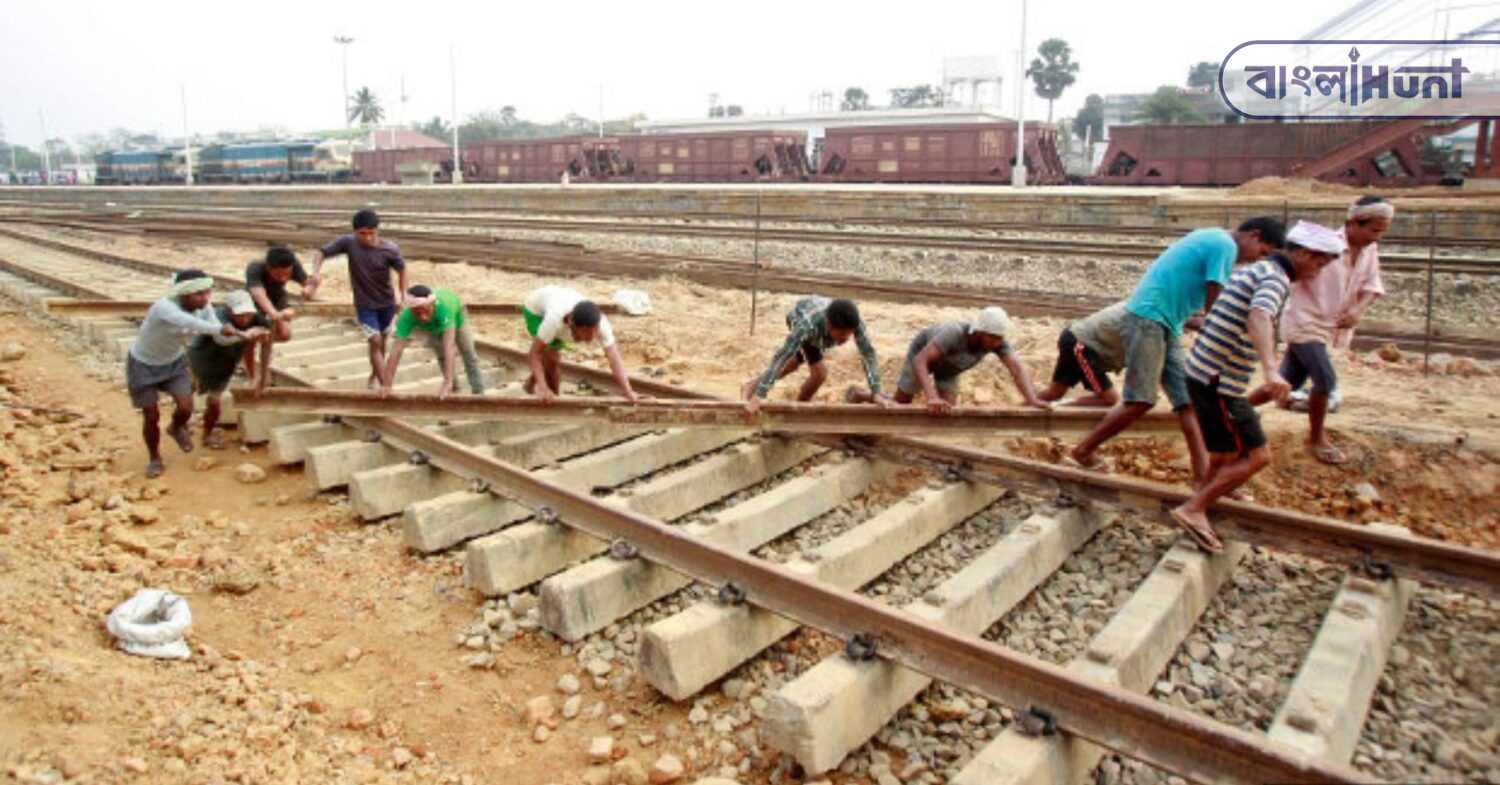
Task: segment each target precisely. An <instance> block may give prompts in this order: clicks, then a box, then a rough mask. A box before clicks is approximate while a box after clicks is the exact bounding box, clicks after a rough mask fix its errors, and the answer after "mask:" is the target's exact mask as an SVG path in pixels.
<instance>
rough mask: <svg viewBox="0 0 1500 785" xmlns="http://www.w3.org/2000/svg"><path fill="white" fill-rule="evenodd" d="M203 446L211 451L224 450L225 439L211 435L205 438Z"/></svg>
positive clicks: (215, 434)
mask: <svg viewBox="0 0 1500 785" xmlns="http://www.w3.org/2000/svg"><path fill="white" fill-rule="evenodd" d="M203 446H204V447H207V448H208V449H210V450H222V449H224V439H223V438H222V437H220V436H219V435H218V434H217V433H214V434H209V435H208V436H205V437H203Z"/></svg>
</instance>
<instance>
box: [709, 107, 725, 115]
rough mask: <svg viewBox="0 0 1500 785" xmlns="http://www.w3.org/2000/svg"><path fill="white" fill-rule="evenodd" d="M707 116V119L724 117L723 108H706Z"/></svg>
mask: <svg viewBox="0 0 1500 785" xmlns="http://www.w3.org/2000/svg"><path fill="white" fill-rule="evenodd" d="M708 116H709V117H723V116H724V107H722V106H710V107H709V108H708Z"/></svg>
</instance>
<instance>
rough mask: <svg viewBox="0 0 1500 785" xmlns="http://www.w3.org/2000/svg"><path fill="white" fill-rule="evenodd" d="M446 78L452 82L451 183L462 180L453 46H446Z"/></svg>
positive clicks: (456, 70) (456, 65)
mask: <svg viewBox="0 0 1500 785" xmlns="http://www.w3.org/2000/svg"><path fill="white" fill-rule="evenodd" d="M448 78H449V80H450V81H451V82H452V84H453V109H452V111H453V184H454V185H459V184H461V183H463V181H464V168H463V162H462V160H461V159H460V158H459V156H458V60H457V57H456V56H455V55H454V53H453V47H451V46H450V47H448Z"/></svg>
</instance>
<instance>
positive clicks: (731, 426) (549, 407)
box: [233, 388, 1178, 436]
mask: <svg viewBox="0 0 1500 785" xmlns="http://www.w3.org/2000/svg"><path fill="white" fill-rule="evenodd" d="M233 392H235V393H236V396H235V405H236V407H238V408H239V409H241V410H243V411H255V410H268V411H279V412H288V413H295V414H336V415H366V416H398V415H404V416H421V417H463V418H476V419H477V418H495V419H504V420H507V421H513V422H550V423H597V422H601V421H603V422H608V423H612V424H615V425H639V426H643V427H650V428H684V427H687V428H712V429H721V430H722V429H728V430H751V429H753V430H760V431H771V432H785V433H811V434H861V435H863V434H925V435H955V436H960V435H976V434H977V435H988V436H1055V435H1062V434H1079V433H1087V432H1088V431H1090V430H1092V429H1093V427H1094V426H1095V425H1097V424H1098V423H1099V419H1100V418H1101V417H1102V416H1103V414H1104V410H1102V409H1096V410H1092V411H1091V410H1087V409H1070V408H1061V409H1054V410H1041V409H1032V408H974V407H957V408H954V409H953V410H952V412H951V413H949V414H942V415H934V414H930V413H928V412H927V410H926V408H925V407H922V406H909V405H908V406H899V405H898V406H893V407H891V408H890V409H881V408H879V407H877V406H874V405H869V404H864V405H857V404H856V405H851V404H817V403H781V402H767V403H765V404H763V405H762V407H761V410H760V412H759V414H758V415H757V416H756V417H755V419H754V420H753V421H747V419H746V416H745V409H744V406H743V405H742V404H740V403H739V402H737V401H680V400H676V401H673V400H669V401H640V402H638V403H634V404H632V403H631V402H630V401H628V400H626V399H624V398H557V399H555V400H552V401H550V402H548V403H542V402H540V401H538V400H536V399H535V398H532V397H529V396H528V397H525V398H517V397H510V398H498V397H491V396H482V395H449V396H442V397H439V396H437V395H423V394H416V395H412V394H402V395H389V396H381V395H379V394H378V393H370V392H361V391H349V390H303V389H292V388H287V389H269V390H266V391H265V392H263V393H262V394H261V395H260V396H259V397H255V396H254V394H253V391H252V390H250V389H249V388H236V389H235V390H234V391H233ZM1177 429H1178V422H1177V418H1176V417H1175V416H1172V415H1168V414H1155V415H1147V416H1145V417H1143V418H1141V419H1140V420H1138V421H1137V422H1136V423H1135V424H1134V425H1132V426H1131V430H1130V432H1129V433H1130V434H1133V435H1146V434H1156V433H1169V432H1170V433H1175V432H1177Z"/></svg>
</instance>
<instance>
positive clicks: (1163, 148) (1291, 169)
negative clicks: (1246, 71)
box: [1089, 120, 1443, 186]
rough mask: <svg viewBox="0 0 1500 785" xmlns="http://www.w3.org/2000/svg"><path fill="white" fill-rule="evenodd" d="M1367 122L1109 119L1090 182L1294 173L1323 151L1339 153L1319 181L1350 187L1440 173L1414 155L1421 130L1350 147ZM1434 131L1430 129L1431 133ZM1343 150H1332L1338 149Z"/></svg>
mask: <svg viewBox="0 0 1500 785" xmlns="http://www.w3.org/2000/svg"><path fill="white" fill-rule="evenodd" d="M1384 125H1385V124H1384V123H1374V122H1370V121H1362V120H1356V121H1338V122H1290V123H1242V124H1236V125H1218V124H1184V125H1123V126H1122V125H1117V126H1112V127H1111V128H1110V129H1109V148H1108V149H1106V150H1105V152H1104V159H1103V161H1102V162H1101V163H1100V165H1099V170H1098V172H1097V173H1096V174H1095V175H1094V176H1093V177H1091V178H1089V182H1090V183H1091V184H1095V185H1185V186H1236V185H1240V184H1241V183H1244V182H1247V181H1249V180H1254V179H1255V178H1257V177H1273V176H1274V177H1293V176H1298V172H1297V169H1298V168H1299V167H1304V166H1307V165H1310V164H1313V163H1314V162H1316V161H1318V160H1319V159H1321V158H1323V157H1324V156H1328V155H1332V156H1335V157H1347V159H1348V160H1347V161H1345V162H1344V163H1341V164H1339V165H1338V167H1337V168H1336V171H1333V172H1331V173H1329V174H1327V175H1324V176H1323V178H1322V179H1325V180H1332V181H1336V182H1342V183H1348V184H1351V185H1362V186H1363V185H1417V184H1422V183H1435V182H1438V181H1440V180H1441V179H1442V177H1443V173H1442V172H1440V171H1429V169H1428V167H1427V165H1426V164H1424V163H1423V162H1422V160H1421V153H1420V148H1419V145H1420V143H1421V141H1422V137H1423V136H1424V135H1426V134H1427V133H1428V132H1426V131H1416V132H1414V133H1410V134H1399V135H1397V136H1396V137H1395V138H1394V139H1392V140H1390V141H1389V142H1387V143H1372V144H1371V145H1370V146H1369V147H1368V149H1355V147H1351V146H1358V143H1359V142H1360V140H1361V139H1362V138H1369V137H1370V136H1371V135H1372V134H1378V133H1380V132H1381V131H1382V130H1383V128H1382V127H1383V126H1384ZM1437 130H1438V129H1433V131H1432V132H1436V131H1437ZM1341 150H1342V151H1349V152H1350V153H1351V154H1350V155H1348V156H1340V154H1339V153H1340V151H1341Z"/></svg>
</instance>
